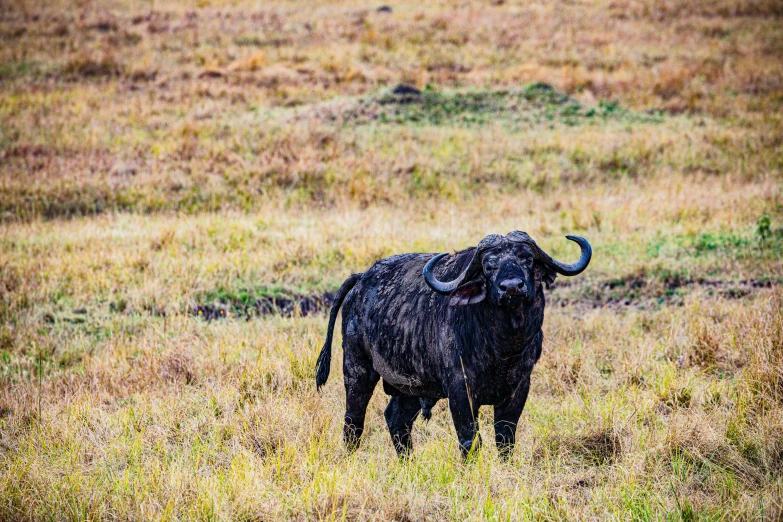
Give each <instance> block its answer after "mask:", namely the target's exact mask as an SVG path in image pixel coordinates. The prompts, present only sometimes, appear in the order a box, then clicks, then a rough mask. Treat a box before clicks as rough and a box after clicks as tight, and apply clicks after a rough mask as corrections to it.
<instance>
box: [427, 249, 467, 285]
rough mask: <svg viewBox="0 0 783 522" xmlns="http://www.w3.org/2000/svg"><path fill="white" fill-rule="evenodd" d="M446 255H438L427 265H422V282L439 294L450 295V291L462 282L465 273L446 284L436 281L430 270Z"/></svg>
mask: <svg viewBox="0 0 783 522" xmlns="http://www.w3.org/2000/svg"><path fill="white" fill-rule="evenodd" d="M447 255H448V254H438V255H437V256H435V257H433V258H432V259H430V260H429V261H427V264H426V265H424V272H423V273H424V280H425V281H426V282H427V284H428V285H429V287H430V288H432V289H433V290H435V291H436V292H438V293H439V294H450V293H451V291H452V290H454V289H455V288H457V287H458V286H459V284H460V283H461V282H462V280H463V279H465V272H467V270H465V272H463V273H461V274H460V275H459V277H457V278H456V279H455V280H454V281H448V282H442V281H438V280H437V279H436V278H435V275H434V274H433V273H432V269H433V268H435V264H436V263H437V262H438V261H440V260H441V259H443V258H444V257H446V256H447Z"/></svg>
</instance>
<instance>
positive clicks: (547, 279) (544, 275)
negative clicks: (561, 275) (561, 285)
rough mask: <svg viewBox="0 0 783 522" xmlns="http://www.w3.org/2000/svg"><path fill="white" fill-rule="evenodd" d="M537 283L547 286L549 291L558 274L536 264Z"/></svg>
mask: <svg viewBox="0 0 783 522" xmlns="http://www.w3.org/2000/svg"><path fill="white" fill-rule="evenodd" d="M535 277H536V280H537V281H536V282H542V283H544V284H545V285H546V287H547V289H548V288H549V285H551V284H552V283H554V282H555V279H556V278H557V272H555V271H554V270H552V269H550V268H548V267H546V266H544V265H542V264H539V263H536V274H535Z"/></svg>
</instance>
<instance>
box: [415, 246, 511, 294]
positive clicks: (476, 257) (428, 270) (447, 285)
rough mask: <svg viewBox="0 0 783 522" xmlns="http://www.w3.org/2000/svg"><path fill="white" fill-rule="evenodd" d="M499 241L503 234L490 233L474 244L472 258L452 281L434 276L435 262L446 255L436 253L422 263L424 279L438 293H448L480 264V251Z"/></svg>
mask: <svg viewBox="0 0 783 522" xmlns="http://www.w3.org/2000/svg"><path fill="white" fill-rule="evenodd" d="M501 241H503V236H500V235H498V234H490V235H488V236H487V237H485V238H484V239H482V240H481V241H480V242H479V244H478V246H476V250H475V251H474V252H473V258H472V259H471V260H470V263H468V266H467V268H465V270H463V271H462V273H461V274H460V275H458V276H457V278H456V279H454V280H453V281H438V280H437V279H436V278H435V275H434V274H433V273H432V270H433V269H434V268H435V264H436V263H437V262H438V261H440V260H441V259H443V258H444V257H446V256H447V255H448V254H438V255H437V256H435V257H433V258H432V259H430V260H429V261H427V264H426V265H424V270H423V274H424V280H425V281H426V282H427V284H428V285H429V286H430V288H432V289H433V290H435V291H436V292H438V293H439V294H447V295H448V294H449V293H451V292H452V291H453V290H454V289H455V288H457V287H458V286H459V285H461V284H462V282H463V281H464V280H465V279H466V278H467V277H468V276H469V275H471V274H472V273H473V272H474V271H475V270H476V268H478V267H480V266H481V253H482V252H484V251H485V250H487V249H488V248H492V247H494V246H497V245H499V244H500V243H501Z"/></svg>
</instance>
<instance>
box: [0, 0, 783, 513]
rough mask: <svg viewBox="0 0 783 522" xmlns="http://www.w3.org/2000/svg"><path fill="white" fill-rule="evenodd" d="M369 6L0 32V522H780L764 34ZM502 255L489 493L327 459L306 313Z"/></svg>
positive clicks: (232, 10)
mask: <svg viewBox="0 0 783 522" xmlns="http://www.w3.org/2000/svg"><path fill="white" fill-rule="evenodd" d="M381 5H382V4H381V3H378V4H377V5H376V4H368V3H367V2H357V1H355V0H346V1H343V2H330V3H318V4H316V3H308V2H285V1H269V2H250V1H243V0H234V1H232V0H200V1H199V2H184V1H182V2H178V1H177V0H150V1H149V2H134V1H131V0H115V1H105V2H98V1H90V0H75V1H73V2H69V1H54V2H49V1H47V2H44V1H39V2H36V1H33V0H8V1H5V2H2V3H1V4H0V41H1V43H0V165H1V167H0V220H1V222H0V230H1V231H2V232H1V233H0V293H1V294H2V303H1V304H0V372H1V373H0V492H1V493H0V519H3V520H67V519H73V520H76V519H78V520H87V519H96V520H97V519H114V520H172V519H178V520H190V519H210V520H275V519H297V520H337V519H340V520H342V519H378V520H392V519H394V520H425V519H429V520H444V519H450V520H466V519H469V520H479V519H482V520H483V519H490V520H495V519H498V520H519V519H528V518H532V519H537V520H538V519H541V520H576V519H617V520H628V519H638V520H680V519H682V520H706V519H725V520H735V519H743V520H780V519H781V518H783V476H782V475H783V309H782V305H783V289H781V286H780V285H781V283H783V261H781V257H782V254H783V231H782V227H783V188H781V179H782V177H783V121H782V118H783V59H782V57H783V4H782V3H781V2H780V1H771V0H737V1H731V0H710V1H708V2H688V1H685V0H612V1H606V0H597V1H589V2H588V1H582V0H558V1H556V2H542V3H530V2H516V1H503V0H498V1H494V2H476V1H468V2H463V1H458V2H449V1H441V2H403V1H400V2H397V1H394V2H390V3H389V4H388V6H389V7H390V8H391V9H390V10H389V9H382V10H378V9H377V8H378V7H380V6H381ZM398 83H407V84H410V85H413V86H416V87H418V88H420V89H421V90H422V92H421V93H420V94H416V93H414V94H401V95H400V94H394V92H393V90H392V87H393V86H395V85H396V84H398ZM515 229H519V230H526V231H528V232H529V233H530V234H531V235H532V236H533V237H534V238H535V239H536V240H537V241H538V242H539V244H540V245H542V246H543V247H544V248H545V249H547V250H548V251H549V252H550V253H552V254H553V255H555V256H556V257H558V258H560V259H563V260H566V261H570V260H572V259H573V258H575V257H576V255H577V252H576V248H575V247H574V246H573V245H572V244H570V243H568V242H567V241H566V240H565V239H564V238H563V237H562V236H563V235H564V234H565V233H577V234H580V235H584V236H586V237H588V238H589V239H590V241H591V242H592V243H593V245H594V249H595V254H594V257H593V262H592V264H591V265H590V267H589V269H588V270H587V272H585V274H583V275H581V276H579V277H576V278H573V279H568V278H562V277H561V278H560V279H558V282H557V285H556V288H554V289H553V290H552V291H551V292H549V294H548V298H549V308H548V310H547V320H546V322H545V335H546V341H545V345H544V354H543V357H542V359H541V361H540V363H539V364H538V366H537V368H536V370H535V372H534V374H533V381H532V391H531V396H530V399H529V402H528V406H527V408H526V410H525V413H524V415H523V418H522V422H521V424H520V426H519V428H518V439H519V442H518V447H517V450H516V452H515V454H514V456H513V458H512V460H511V462H510V463H503V462H501V461H500V460H499V459H498V457H497V454H496V451H495V449H494V447H493V446H492V445H489V444H487V445H485V446H484V448H482V449H481V450H480V451H479V452H478V454H477V455H476V456H475V458H474V459H473V460H472V461H471V462H469V463H467V464H465V463H463V462H462V461H461V459H460V457H459V453H458V450H457V444H456V440H455V435H454V433H453V427H452V425H451V420H450V417H449V415H448V412H447V411H446V403H445V401H441V402H440V403H439V404H438V406H437V407H436V408H435V412H434V416H433V419H432V420H431V421H429V423H424V422H421V421H420V422H419V423H418V424H417V425H416V427H415V429H414V444H415V446H416V449H415V452H414V454H413V456H412V457H411V458H410V459H408V460H407V461H399V460H398V459H397V458H396V456H395V454H394V451H393V449H392V446H391V443H390V440H389V437H388V434H387V432H386V428H385V424H384V421H383V416H382V410H383V408H384V406H385V400H384V396H383V393H382V392H381V390H380V389H379V390H377V391H376V395H375V397H374V398H373V401H372V403H371V405H370V411H369V417H368V430H367V432H365V435H364V441H363V445H362V447H361V448H360V449H359V451H358V452H356V453H355V454H353V455H348V454H347V453H346V451H345V450H344V448H343V447H342V445H341V442H340V438H341V437H340V427H341V422H342V420H341V419H342V413H343V410H342V407H343V401H344V392H343V389H342V385H341V372H340V369H339V367H340V365H339V363H338V362H337V361H339V360H340V359H341V357H340V350H339V348H338V349H337V353H336V354H335V359H337V361H335V362H334V363H333V368H332V370H333V371H332V378H331V380H330V381H329V383H328V385H327V386H326V388H325V391H324V393H322V394H320V395H319V394H317V393H316V392H315V389H314V363H315V358H316V355H317V353H318V351H319V349H320V345H321V343H322V340H323V337H324V333H325V328H326V316H325V315H324V313H323V310H324V308H323V303H324V302H325V301H328V297H329V293H330V292H333V291H334V290H335V289H336V288H337V286H338V285H339V284H340V283H341V281H342V280H343V279H344V278H345V277H346V276H348V275H349V274H350V273H351V272H354V271H356V272H358V271H362V270H364V269H366V268H367V267H368V266H370V265H371V264H372V262H373V261H375V260H377V259H380V258H382V257H384V256H387V255H390V254H392V253H398V252H408V251H429V252H439V251H448V250H454V249H460V248H464V247H466V246H468V245H471V244H475V243H476V242H477V241H478V240H479V239H480V238H482V237H483V236H484V235H485V234H487V233H491V232H499V233H506V232H508V231H511V230H515ZM338 345H339V343H338ZM488 413H491V412H482V430H483V433H484V440H485V441H487V440H493V437H492V435H491V427H490V422H489V419H491V415H487V414H488Z"/></svg>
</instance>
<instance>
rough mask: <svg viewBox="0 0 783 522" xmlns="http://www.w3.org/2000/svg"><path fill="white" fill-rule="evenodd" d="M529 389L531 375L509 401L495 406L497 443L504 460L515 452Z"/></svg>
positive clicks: (523, 381) (524, 379) (523, 380)
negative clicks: (520, 421) (518, 429)
mask: <svg viewBox="0 0 783 522" xmlns="http://www.w3.org/2000/svg"><path fill="white" fill-rule="evenodd" d="M529 391H530V375H528V376H527V377H526V378H523V379H522V382H520V383H519V386H518V387H517V389H516V390H515V391H514V394H513V395H512V396H511V398H510V399H509V400H508V401H506V402H503V403H501V404H498V405H497V406H495V444H496V445H497V447H498V452H499V453H500V456H501V458H503V460H508V459H510V458H511V455H512V454H513V453H514V444H515V443H516V434H517V423H519V417H520V416H521V415H522V410H523V409H524V408H525V402H527V394H528V392H529Z"/></svg>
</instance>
